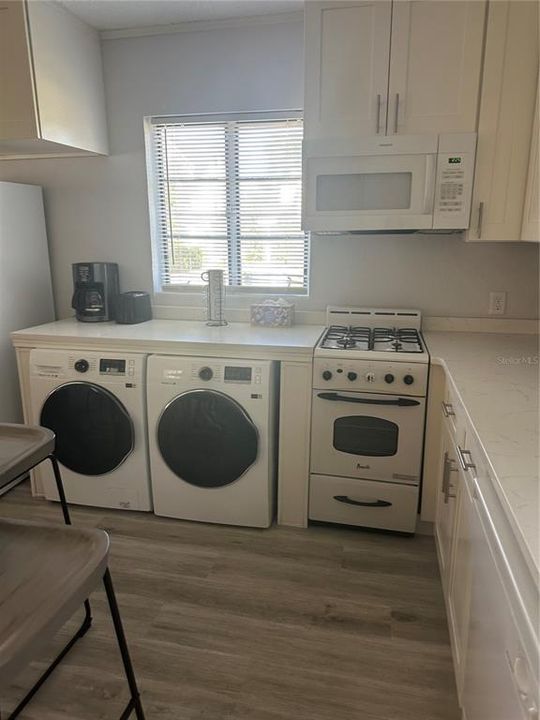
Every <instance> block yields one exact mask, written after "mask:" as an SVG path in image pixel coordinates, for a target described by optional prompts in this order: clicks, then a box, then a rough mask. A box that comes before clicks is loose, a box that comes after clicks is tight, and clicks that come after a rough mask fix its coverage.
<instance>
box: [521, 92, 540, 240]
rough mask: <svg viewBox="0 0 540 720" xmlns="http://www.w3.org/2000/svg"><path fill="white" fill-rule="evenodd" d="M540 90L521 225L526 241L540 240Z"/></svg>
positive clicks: (522, 236)
mask: <svg viewBox="0 0 540 720" xmlns="http://www.w3.org/2000/svg"><path fill="white" fill-rule="evenodd" d="M539 103H540V92H539V90H538V88H537V90H536V109H535V112H534V123H533V131H532V138H531V152H530V158H529V174H528V176H527V188H526V192H525V207H524V208H523V224H522V226H521V239H522V240H525V241H526V242H540V203H539V202H538V200H539V198H538V195H539V194H540V187H539V184H538V152H539V151H540V148H539V147H538V135H539V134H540V122H539V107H538V106H539Z"/></svg>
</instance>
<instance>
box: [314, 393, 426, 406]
mask: <svg viewBox="0 0 540 720" xmlns="http://www.w3.org/2000/svg"><path fill="white" fill-rule="evenodd" d="M317 397H319V398H321V400H331V401H332V402H348V403H360V404H361V405H398V406H399V407H414V406H415V405H420V403H419V401H418V400H413V399H412V398H402V397H400V398H396V399H395V400H376V399H375V400H371V399H370V400H368V399H366V398H358V397H352V396H351V395H340V394H339V393H335V392H320V393H317Z"/></svg>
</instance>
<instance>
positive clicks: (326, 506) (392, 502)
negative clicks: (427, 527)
mask: <svg viewBox="0 0 540 720" xmlns="http://www.w3.org/2000/svg"><path fill="white" fill-rule="evenodd" d="M417 505H418V487H416V486H413V485H397V484H395V483H384V482H376V481H371V480H357V479H354V478H339V477H334V476H333V475H311V478H310V488H309V518H310V520H321V521H324V522H334V523H342V524H345V525H362V526H364V527H377V528H386V529H387V530H400V531H402V532H414V530H415V525H416V510H417Z"/></svg>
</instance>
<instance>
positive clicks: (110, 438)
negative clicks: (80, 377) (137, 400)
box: [40, 382, 134, 475]
mask: <svg viewBox="0 0 540 720" xmlns="http://www.w3.org/2000/svg"><path fill="white" fill-rule="evenodd" d="M40 422H41V425H44V426H45V427H48V428H50V429H51V430H53V431H54V433H55V434H56V450H55V453H56V457H57V458H58V460H59V461H60V462H61V463H62V465H65V466H66V467H67V468H69V469H70V470H73V472H76V473H80V474H81V475H105V473H110V472H112V471H113V470H115V469H116V468H117V467H118V466H119V465H121V464H122V463H123V462H124V460H125V459H126V457H127V456H128V455H129V454H130V453H131V451H132V450H133V446H134V430H133V422H132V420H131V417H130V416H129V413H128V412H127V410H126V409H125V407H124V406H123V405H122V403H121V402H120V400H118V398H117V397H115V396H114V395H113V394H112V393H111V392H109V391H108V390H106V389H105V388H103V387H100V386H99V385H94V384H93V383H87V382H86V383H84V382H72V383H66V384H65V385H60V387H58V388H56V389H55V390H53V392H52V393H51V394H50V395H49V396H48V398H47V399H46V401H45V403H44V405H43V408H42V410H41V419H40Z"/></svg>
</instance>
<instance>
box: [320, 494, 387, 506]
mask: <svg viewBox="0 0 540 720" xmlns="http://www.w3.org/2000/svg"><path fill="white" fill-rule="evenodd" d="M334 500H337V501H338V502H340V503H345V505H360V506H361V507H391V506H392V503H391V502H388V500H353V499H352V498H350V497H349V496H348V495H334Z"/></svg>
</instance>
